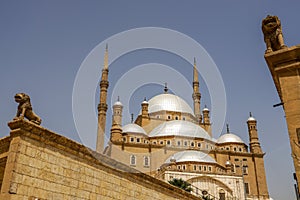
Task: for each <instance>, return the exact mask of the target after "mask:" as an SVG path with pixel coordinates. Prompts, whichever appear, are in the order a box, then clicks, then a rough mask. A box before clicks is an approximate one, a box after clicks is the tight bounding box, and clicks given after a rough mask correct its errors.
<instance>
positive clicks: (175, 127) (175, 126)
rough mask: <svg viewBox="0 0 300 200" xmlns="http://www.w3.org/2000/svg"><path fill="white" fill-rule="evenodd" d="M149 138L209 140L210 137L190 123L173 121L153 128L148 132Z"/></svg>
mask: <svg viewBox="0 0 300 200" xmlns="http://www.w3.org/2000/svg"><path fill="white" fill-rule="evenodd" d="M149 136H150V137H161V136H184V137H194V138H204V139H208V140H211V138H210V136H209V135H208V133H207V132H206V131H205V130H204V129H203V128H201V127H200V126H198V125H196V124H194V123H192V122H189V121H183V120H173V121H168V122H164V123H162V124H160V125H159V126H157V127H156V128H154V129H153V130H152V131H151V132H150V134H149Z"/></svg>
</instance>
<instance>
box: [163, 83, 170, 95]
mask: <svg viewBox="0 0 300 200" xmlns="http://www.w3.org/2000/svg"><path fill="white" fill-rule="evenodd" d="M168 90H169V89H168V84H167V83H165V88H164V91H165V94H166V93H168Z"/></svg>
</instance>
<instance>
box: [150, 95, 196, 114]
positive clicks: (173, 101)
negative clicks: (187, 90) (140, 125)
mask: <svg viewBox="0 0 300 200" xmlns="http://www.w3.org/2000/svg"><path fill="white" fill-rule="evenodd" d="M148 103H149V106H148V112H149V113H153V112H157V111H161V110H167V111H175V112H182V113H190V114H192V115H194V112H193V110H192V108H191V107H190V106H189V105H188V104H187V103H186V102H185V101H184V100H183V99H182V98H180V97H179V96H176V95H174V94H160V95H157V96H155V97H153V98H151V99H150V100H149V101H148Z"/></svg>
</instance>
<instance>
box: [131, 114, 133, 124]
mask: <svg viewBox="0 0 300 200" xmlns="http://www.w3.org/2000/svg"><path fill="white" fill-rule="evenodd" d="M131 123H133V113H131Z"/></svg>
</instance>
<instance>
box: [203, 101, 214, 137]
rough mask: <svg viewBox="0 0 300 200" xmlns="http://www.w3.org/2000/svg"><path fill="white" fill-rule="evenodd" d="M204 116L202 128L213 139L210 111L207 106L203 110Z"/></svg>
mask: <svg viewBox="0 0 300 200" xmlns="http://www.w3.org/2000/svg"><path fill="white" fill-rule="evenodd" d="M202 114H203V122H202V123H201V126H202V128H204V129H205V130H206V131H207V132H208V134H209V135H210V136H211V137H212V132H211V123H210V118H209V109H208V108H207V107H206V105H205V107H204V108H203V110H202Z"/></svg>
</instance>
